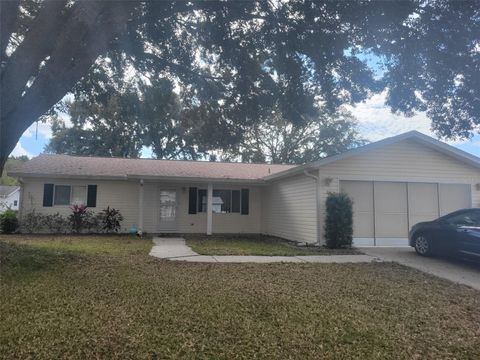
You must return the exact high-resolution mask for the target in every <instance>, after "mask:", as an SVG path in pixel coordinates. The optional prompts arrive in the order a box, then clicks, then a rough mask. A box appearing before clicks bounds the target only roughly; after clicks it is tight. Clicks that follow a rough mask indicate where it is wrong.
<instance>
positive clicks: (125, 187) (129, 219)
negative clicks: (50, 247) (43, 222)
mask: <svg viewBox="0 0 480 360" xmlns="http://www.w3.org/2000/svg"><path fill="white" fill-rule="evenodd" d="M46 183H50V184H55V185H97V206H96V207H95V208H92V210H93V211H94V212H97V211H101V210H103V209H105V208H106V207H107V206H110V207H113V208H115V209H118V210H120V212H121V213H122V215H123V217H124V220H123V222H122V230H121V231H122V232H127V231H128V229H129V228H130V227H131V226H132V224H138V194H139V191H138V183H137V182H133V181H105V180H101V181H98V180H93V181H92V180H72V179H37V178H24V179H23V191H24V193H23V196H22V209H21V212H22V213H23V214H24V213H26V212H29V211H31V210H33V209H35V211H36V212H38V213H43V214H55V213H57V212H58V213H60V214H61V215H63V216H68V215H70V213H71V209H70V206H69V205H54V206H51V207H44V206H43V185H44V184H46Z"/></svg>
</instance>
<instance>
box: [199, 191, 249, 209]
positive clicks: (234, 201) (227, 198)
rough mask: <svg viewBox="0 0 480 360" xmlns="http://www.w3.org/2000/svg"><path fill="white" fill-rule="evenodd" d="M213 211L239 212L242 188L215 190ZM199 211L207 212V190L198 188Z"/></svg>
mask: <svg viewBox="0 0 480 360" xmlns="http://www.w3.org/2000/svg"><path fill="white" fill-rule="evenodd" d="M212 211H213V212H214V213H239V212H240V190H220V189H218V190H213V193H212ZM198 212H207V190H206V189H199V190H198Z"/></svg>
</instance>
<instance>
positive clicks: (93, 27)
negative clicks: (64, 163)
mask: <svg viewBox="0 0 480 360" xmlns="http://www.w3.org/2000/svg"><path fill="white" fill-rule="evenodd" d="M135 6H136V3H135V2H122V3H112V2H100V1H95V2H94V1H82V2H79V3H77V4H76V7H75V9H73V10H72V15H71V17H70V19H69V25H68V28H67V29H65V31H64V32H63V33H62V34H61V36H60V37H59V38H58V40H57V44H56V47H55V49H54V51H53V52H52V53H51V55H50V59H49V61H48V62H47V63H46V64H45V66H44V67H43V68H42V70H41V71H40V73H39V74H38V76H37V77H36V79H35V81H34V83H33V85H32V86H31V87H30V88H28V90H27V91H26V93H25V95H24V96H23V97H22V98H21V101H19V102H18V104H17V106H16V107H15V109H14V110H13V111H12V112H10V113H9V114H6V115H5V116H2V118H1V119H0V121H1V123H0V125H1V126H0V130H1V132H0V159H4V158H6V157H7V156H8V154H9V153H10V152H11V151H12V150H13V148H14V147H15V144H16V142H17V140H18V138H19V137H20V136H21V135H22V133H23V132H24V131H25V130H26V129H27V128H28V127H29V126H30V125H31V124H32V123H33V122H34V121H35V120H36V119H38V118H39V117H40V116H41V115H43V114H44V113H45V112H47V111H48V110H49V109H50V108H51V107H52V106H53V105H55V104H56V103H57V102H58V101H60V100H61V99H62V98H63V96H64V95H65V94H66V93H67V92H68V91H69V90H71V89H72V87H73V86H74V85H75V84H76V83H77V82H78V81H79V80H80V79H81V78H82V76H83V75H85V74H86V73H87V71H88V70H89V69H90V67H91V66H92V65H93V63H94V62H95V60H96V59H97V58H98V56H99V55H101V54H103V53H105V52H106V50H107V49H108V48H109V46H110V45H111V42H112V41H115V40H118V39H119V38H120V37H121V36H122V35H124V33H125V31H126V25H127V22H128V20H129V19H130V16H131V13H132V10H133V9H134V7H135ZM107 29H108V31H107Z"/></svg>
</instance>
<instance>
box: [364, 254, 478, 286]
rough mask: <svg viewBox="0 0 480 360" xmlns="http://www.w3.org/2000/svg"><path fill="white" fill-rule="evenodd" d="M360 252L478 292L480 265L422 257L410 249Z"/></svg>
mask: <svg viewBox="0 0 480 360" xmlns="http://www.w3.org/2000/svg"><path fill="white" fill-rule="evenodd" d="M361 251H362V252H363V253H365V254H367V255H370V256H372V257H377V258H380V259H382V260H383V261H393V262H397V263H399V264H402V265H406V266H410V267H412V268H415V269H417V270H420V271H423V272H426V273H428V274H432V275H435V276H438V277H441V278H444V279H447V280H450V281H453V282H455V283H459V284H464V285H468V286H471V287H472V288H474V289H477V290H480V265H477V264H474V263H471V262H467V261H461V260H456V259H448V258H440V257H433V258H432V257H422V256H419V255H417V254H416V253H415V250H414V249H413V248H411V247H365V248H361Z"/></svg>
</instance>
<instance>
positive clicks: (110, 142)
mask: <svg viewBox="0 0 480 360" xmlns="http://www.w3.org/2000/svg"><path fill="white" fill-rule="evenodd" d="M65 108H66V109H67V113H68V114H69V115H70V118H71V121H72V126H71V127H66V126H65V123H64V121H63V120H61V119H60V118H59V117H56V116H54V117H53V119H52V138H51V140H50V143H49V144H48V146H47V147H46V149H45V150H46V151H47V152H51V153H61V154H70V155H96V156H117V157H138V156H139V155H140V150H141V148H142V143H141V141H140V139H139V137H141V134H142V129H141V125H140V123H139V116H140V115H141V114H140V113H139V108H140V104H139V102H138V98H137V96H136V95H135V93H132V92H129V91H127V92H124V93H122V94H119V93H113V94H112V95H111V96H110V97H109V98H108V99H106V102H105V103H104V104H102V103H91V102H89V101H87V100H82V99H79V100H75V101H69V102H67V103H66V104H65Z"/></svg>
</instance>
